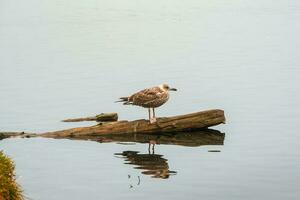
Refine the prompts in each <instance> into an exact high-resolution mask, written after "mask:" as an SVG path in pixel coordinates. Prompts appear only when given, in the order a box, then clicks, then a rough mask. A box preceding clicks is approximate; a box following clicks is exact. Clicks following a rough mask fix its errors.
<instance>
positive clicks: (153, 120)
mask: <svg viewBox="0 0 300 200" xmlns="http://www.w3.org/2000/svg"><path fill="white" fill-rule="evenodd" d="M152 112H153V119H152V122H156V117H155V111H154V108H152Z"/></svg>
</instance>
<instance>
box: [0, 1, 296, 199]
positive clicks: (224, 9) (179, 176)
mask: <svg viewBox="0 0 300 200" xmlns="http://www.w3.org/2000/svg"><path fill="white" fill-rule="evenodd" d="M299 21H300V2H299V1H297V0H277V1H271V0H254V1H243V0H232V1H216V0H212V1H204V0H200V1H199V0H190V1H180V0H163V1H161V0H160V1H138V0H112V1H103V0H97V1H96V0H85V1H67V0H59V1H58V0H52V1H38V0H27V1H16V0H1V2H0V55H1V59H0V131H27V132H46V131H52V130H59V129H65V128H69V127H74V126H84V125H90V124H92V123H80V124H65V123H61V122H60V120H61V119H65V118H70V117H81V116H92V115H95V114H98V113H101V112H118V113H119V117H120V119H128V120H133V119H140V118H146V117H147V111H146V110H145V109H142V108H138V107H125V106H122V105H120V104H115V103H113V102H114V101H115V100H116V99H117V98H118V97H120V96H124V95H128V94H131V93H132V92H135V91H137V90H140V89H143V88H145V87H149V86H153V85H157V84H161V83H169V85H170V86H173V87H176V88H177V89H178V91H177V92H174V93H172V94H171V99H170V101H169V102H168V103H167V104H166V105H164V106H162V107H161V108H159V109H158V110H157V115H158V116H171V115H177V114H184V113H189V112H195V111H200V110H205V109H210V108H220V109H224V110H225V114H226V117H227V124H225V125H220V126H217V127H214V129H217V130H219V131H220V132H216V133H215V134H216V135H212V138H209V139H205V137H208V136H203V137H204V138H202V136H199V138H198V139H197V140H193V139H192V140H191V138H190V137H189V136H186V135H185V136H180V138H181V140H188V141H189V142H192V141H197V142H199V144H198V145H195V146H193V147H192V146H182V145H170V144H168V145H167V144H160V145H156V146H155V149H154V152H152V150H151V149H150V154H149V152H148V144H146V143H136V142H135V143H132V142H130V143H118V142H112V143H99V142H94V141H78V140H77V141H73V140H64V139H63V140H54V139H43V138H33V139H6V140H2V141H0V149H1V150H3V151H4V152H5V153H6V154H8V155H9V156H11V157H12V158H13V160H14V161H15V163H16V173H17V177H18V178H17V181H18V182H19V183H20V184H21V186H22V188H23V189H24V194H25V195H26V196H27V197H28V198H29V199H32V200H65V199H73V200H75V199H76V200H77V199H78V200H81V199H93V200H94V199H128V200H129V199H130V200H133V199H141V198H143V199H172V200H177V199H178V200H179V199H207V200H210V199H211V200H216V199H228V200H233V199H264V200H265V199H278V200H279V199H299V198H300V191H299V186H300V184H299V183H300V151H299V147H300V135H299V130H298V125H299V121H300V94H299V91H300V56H299V52H300V37H299V35H300V25H299V24H300V23H299ZM222 133H225V135H224V134H222ZM199 145H200V146H199ZM212 150H218V151H220V152H210V151H212Z"/></svg>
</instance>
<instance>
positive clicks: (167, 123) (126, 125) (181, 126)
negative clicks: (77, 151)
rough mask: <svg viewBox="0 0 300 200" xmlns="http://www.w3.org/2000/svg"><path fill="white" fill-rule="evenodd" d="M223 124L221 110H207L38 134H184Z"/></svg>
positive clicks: (223, 117) (58, 135)
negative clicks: (153, 120) (151, 119)
mask: <svg viewBox="0 0 300 200" xmlns="http://www.w3.org/2000/svg"><path fill="white" fill-rule="evenodd" d="M221 123H225V116H224V111H223V110H218V109H215V110H207V111H202V112H196V113H191V114H186V115H179V116H173V117H163V118H157V122H156V123H153V124H150V123H149V121H148V120H144V119H141V120H135V121H117V122H110V123H105V124H99V125H96V126H90V127H80V128H72V129H67V130H61V131H54V132H47V133H43V134H40V135H39V136H42V137H51V138H76V137H78V138H80V137H82V136H99V135H110V134H130V133H140V134H155V133H170V132H186V131H193V130H201V129H205V128H208V127H211V126H215V125H218V124H221Z"/></svg>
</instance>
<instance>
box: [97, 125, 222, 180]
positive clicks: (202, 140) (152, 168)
mask: <svg viewBox="0 0 300 200" xmlns="http://www.w3.org/2000/svg"><path fill="white" fill-rule="evenodd" d="M224 138H225V134H224V133H221V132H219V131H217V130H212V129H207V130H203V131H199V132H192V133H175V134H159V135H149V134H136V135H132V134H129V135H127V134H122V135H109V136H101V137H97V138H93V139H94V140H97V141H99V142H139V143H152V144H171V145H182V146H194V147H195V146H201V145H223V143H224ZM115 155H121V156H122V158H124V159H125V161H126V162H125V164H130V165H136V167H135V168H136V169H141V170H143V171H142V174H145V175H150V176H151V177H153V178H163V179H166V178H169V176H170V175H173V174H176V171H170V170H169V165H168V162H167V161H168V160H167V159H165V158H163V156H162V155H159V154H154V152H153V153H152V154H150V152H149V154H140V153H139V152H137V151H123V152H122V153H116V154H115Z"/></svg>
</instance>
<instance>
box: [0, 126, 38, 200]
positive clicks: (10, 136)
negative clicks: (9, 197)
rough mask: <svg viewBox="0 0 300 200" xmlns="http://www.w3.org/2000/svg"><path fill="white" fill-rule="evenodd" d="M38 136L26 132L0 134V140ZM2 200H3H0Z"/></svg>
mask: <svg viewBox="0 0 300 200" xmlns="http://www.w3.org/2000/svg"><path fill="white" fill-rule="evenodd" d="M36 136H38V134H36V133H25V132H23V131H22V132H0V140H3V139H6V138H12V137H22V138H30V137H36ZM0 200H1V199H0Z"/></svg>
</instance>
